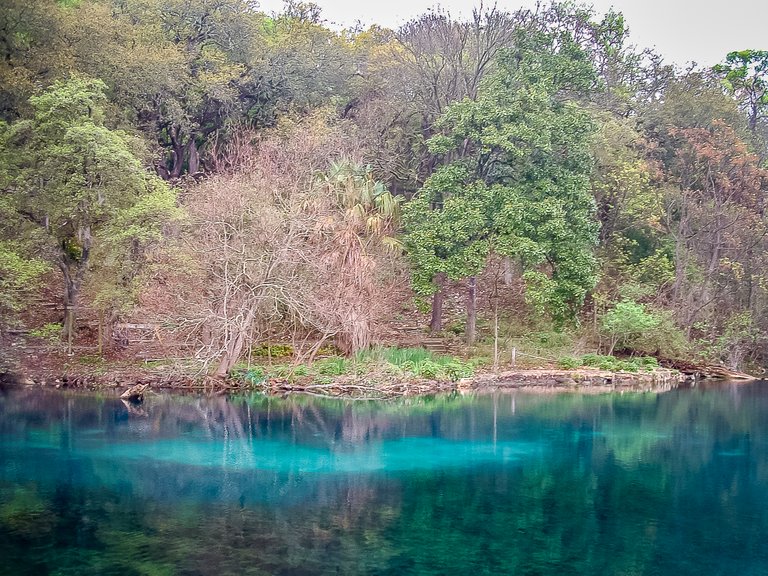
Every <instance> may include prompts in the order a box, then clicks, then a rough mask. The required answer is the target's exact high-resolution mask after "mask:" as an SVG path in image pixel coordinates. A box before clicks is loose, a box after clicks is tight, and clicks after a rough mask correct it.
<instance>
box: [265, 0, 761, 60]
mask: <svg viewBox="0 0 768 576" xmlns="http://www.w3.org/2000/svg"><path fill="white" fill-rule="evenodd" d="M314 2H315V3H316V4H318V5H320V6H321V7H322V8H323V17H324V18H325V19H326V20H327V21H328V22H329V23H330V22H332V23H336V24H339V25H343V26H348V25H352V24H353V23H354V22H355V21H356V20H360V21H361V22H362V23H363V24H365V25H369V24H380V25H382V26H386V27H389V28H397V27H398V26H399V25H400V24H402V23H404V22H406V21H407V20H409V19H410V18H413V17H415V16H418V15H419V14H422V13H423V12H425V11H426V10H427V8H429V7H431V6H433V5H434V4H435V2H434V0H386V1H384V2H365V1H357V2H356V1H354V0H314ZM490 2H492V0H486V4H489V3H490ZM476 3H479V0H477V2H473V0H442V1H441V2H440V5H441V6H442V7H444V8H446V9H448V10H449V11H450V13H451V14H452V15H453V16H454V17H457V16H460V15H467V14H471V13H472V6H473V5H474V4H476ZM587 3H589V4H593V5H594V6H595V8H596V9H597V11H598V12H599V13H600V14H603V13H604V12H605V11H606V10H607V9H608V8H610V7H611V6H613V7H614V8H615V9H616V10H618V11H620V12H622V13H623V14H624V16H625V19H626V21H627V24H628V25H629V29H630V39H631V41H632V43H633V44H635V45H637V46H639V47H641V48H650V47H652V48H655V49H656V50H657V51H658V52H659V53H661V54H662V55H663V56H664V58H665V60H667V61H668V62H672V63H675V64H679V65H684V64H686V63H687V62H690V61H695V62H696V63H698V64H700V65H704V66H711V65H713V64H716V63H718V62H720V61H721V60H723V59H724V58H725V55H726V54H727V53H728V52H731V51H733V50H744V49H747V48H751V49H756V50H768V0H592V1H587ZM533 4H534V0H512V1H510V0H499V1H498V5H499V7H500V8H504V9H506V10H509V11H513V10H515V9H517V8H519V7H520V6H521V5H525V6H531V5H533ZM282 6H283V2H282V0H261V9H262V10H264V11H265V12H272V11H279V10H280V9H281V8H282Z"/></svg>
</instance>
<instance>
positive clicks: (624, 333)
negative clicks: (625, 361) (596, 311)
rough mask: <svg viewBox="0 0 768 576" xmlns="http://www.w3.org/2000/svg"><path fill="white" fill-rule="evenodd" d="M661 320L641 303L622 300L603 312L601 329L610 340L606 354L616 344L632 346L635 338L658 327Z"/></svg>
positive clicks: (611, 350)
mask: <svg viewBox="0 0 768 576" xmlns="http://www.w3.org/2000/svg"><path fill="white" fill-rule="evenodd" d="M660 323H661V320H660V319H659V318H658V317H656V316H654V315H653V314H651V313H649V312H647V311H646V310H645V307H644V306H643V305H642V304H638V303H637V302H632V301H629V300H624V301H621V302H618V303H617V304H616V305H615V306H614V307H613V308H612V309H611V310H609V311H608V312H606V313H605V315H604V316H603V318H602V321H601V329H602V330H603V332H604V333H605V334H607V335H608V336H609V338H610V340H611V347H610V350H609V351H608V354H613V351H614V349H615V348H616V346H617V345H619V346H622V347H625V346H632V344H633V342H634V341H635V340H638V339H640V338H643V337H644V336H646V335H647V334H649V333H650V332H651V331H652V330H654V329H655V328H657V327H658V325H659V324H660Z"/></svg>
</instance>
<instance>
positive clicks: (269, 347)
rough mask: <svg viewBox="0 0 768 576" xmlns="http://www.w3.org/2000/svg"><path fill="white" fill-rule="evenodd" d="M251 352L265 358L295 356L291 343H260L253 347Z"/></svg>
mask: <svg viewBox="0 0 768 576" xmlns="http://www.w3.org/2000/svg"><path fill="white" fill-rule="evenodd" d="M251 354H253V355H254V356H259V357H263V358H288V357H290V356H293V346H291V345H290V344H260V345H258V346H255V347H254V348H252V349H251Z"/></svg>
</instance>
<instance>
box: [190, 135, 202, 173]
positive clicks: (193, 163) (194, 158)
mask: <svg viewBox="0 0 768 576" xmlns="http://www.w3.org/2000/svg"><path fill="white" fill-rule="evenodd" d="M187 148H188V149H189V174H190V176H194V175H195V174H197V173H198V171H199V170H200V154H199V153H198V151H197V143H196V142H195V139H194V137H193V138H191V139H190V140H189V144H187Z"/></svg>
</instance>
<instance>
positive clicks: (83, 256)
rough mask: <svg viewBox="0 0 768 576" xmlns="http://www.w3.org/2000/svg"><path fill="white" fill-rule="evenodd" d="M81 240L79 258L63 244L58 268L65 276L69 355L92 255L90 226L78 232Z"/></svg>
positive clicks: (64, 336) (66, 336)
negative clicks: (79, 300)
mask: <svg viewBox="0 0 768 576" xmlns="http://www.w3.org/2000/svg"><path fill="white" fill-rule="evenodd" d="M78 238H79V240H80V254H79V257H73V256H72V254H71V252H70V250H71V247H68V245H67V242H64V243H62V253H61V254H60V256H59V261H58V266H59V270H61V273H62V275H63V276H64V326H63V331H62V337H63V338H64V340H65V341H66V343H67V353H69V354H71V353H72V344H73V342H74V337H75V328H76V327H77V300H78V297H79V296H80V287H81V286H82V284H83V279H84V277H85V271H86V269H87V267H88V258H89V256H90V253H91V229H90V227H88V226H85V227H82V228H80V229H79V230H78Z"/></svg>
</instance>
